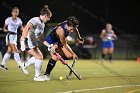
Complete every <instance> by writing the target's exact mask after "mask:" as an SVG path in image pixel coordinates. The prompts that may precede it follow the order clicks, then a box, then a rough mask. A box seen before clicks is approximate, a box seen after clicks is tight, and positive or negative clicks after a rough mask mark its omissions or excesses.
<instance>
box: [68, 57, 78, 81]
mask: <svg viewBox="0 0 140 93" xmlns="http://www.w3.org/2000/svg"><path fill="white" fill-rule="evenodd" d="M75 63H76V59H74V60H73V63H72V65H71V68H74V66H75ZM71 75H72V71H71V70H70V72H69V74H68V75H66V78H67V79H68V80H69V79H70V78H71Z"/></svg>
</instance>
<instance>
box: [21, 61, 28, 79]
mask: <svg viewBox="0 0 140 93" xmlns="http://www.w3.org/2000/svg"><path fill="white" fill-rule="evenodd" d="M21 69H22V70H23V72H24V74H25V75H27V76H28V75H29V72H28V70H27V68H26V67H25V64H24V63H22V64H21Z"/></svg>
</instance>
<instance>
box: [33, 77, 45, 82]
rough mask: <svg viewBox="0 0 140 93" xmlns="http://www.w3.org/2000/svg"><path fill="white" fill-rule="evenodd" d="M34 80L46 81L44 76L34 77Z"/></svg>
mask: <svg viewBox="0 0 140 93" xmlns="http://www.w3.org/2000/svg"><path fill="white" fill-rule="evenodd" d="M34 81H45V78H44V77H43V76H38V77H34Z"/></svg>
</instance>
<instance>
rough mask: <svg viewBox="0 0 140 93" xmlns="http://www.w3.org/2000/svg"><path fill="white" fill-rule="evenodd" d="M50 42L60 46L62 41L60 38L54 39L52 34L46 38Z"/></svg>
mask: <svg viewBox="0 0 140 93" xmlns="http://www.w3.org/2000/svg"><path fill="white" fill-rule="evenodd" d="M45 40H46V41H47V42H48V43H49V44H55V43H56V44H57V45H58V46H61V45H62V43H61V42H60V40H59V39H53V38H52V37H51V36H50V35H47V36H46V39H45Z"/></svg>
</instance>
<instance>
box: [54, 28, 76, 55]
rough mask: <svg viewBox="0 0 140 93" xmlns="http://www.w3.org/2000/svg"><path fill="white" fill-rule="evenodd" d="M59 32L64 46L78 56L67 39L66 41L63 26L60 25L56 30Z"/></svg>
mask: <svg viewBox="0 0 140 93" xmlns="http://www.w3.org/2000/svg"><path fill="white" fill-rule="evenodd" d="M56 32H57V35H58V36H59V38H60V41H61V43H62V44H63V46H64V47H65V48H66V49H67V50H68V51H69V52H70V53H71V54H72V55H73V56H75V57H76V58H78V57H77V56H76V54H75V53H74V52H73V51H72V49H71V48H70V47H69V45H68V44H67V41H66V38H65V35H64V31H63V29H62V28H61V27H58V29H57V30H56ZM58 32H59V33H58Z"/></svg>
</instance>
